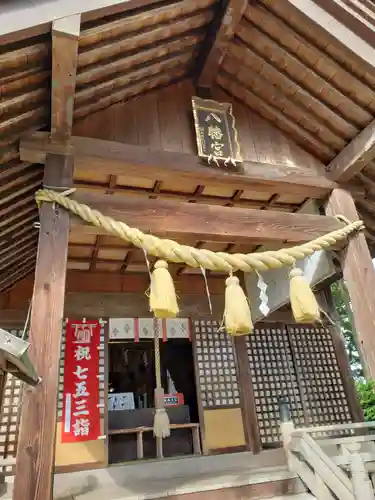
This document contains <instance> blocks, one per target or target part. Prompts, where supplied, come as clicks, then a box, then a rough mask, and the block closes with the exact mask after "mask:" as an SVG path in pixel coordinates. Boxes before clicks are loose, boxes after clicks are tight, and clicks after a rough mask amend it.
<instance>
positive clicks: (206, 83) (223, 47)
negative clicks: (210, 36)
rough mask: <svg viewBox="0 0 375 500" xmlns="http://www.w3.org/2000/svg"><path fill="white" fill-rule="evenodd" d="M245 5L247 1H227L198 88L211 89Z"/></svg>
mask: <svg viewBox="0 0 375 500" xmlns="http://www.w3.org/2000/svg"><path fill="white" fill-rule="evenodd" d="M247 5H248V0H229V2H228V5H227V7H226V9H225V12H224V14H223V17H222V19H221V24H220V27H219V29H218V30H217V33H216V37H215V40H214V42H213V44H212V47H211V50H210V51H209V53H208V56H207V58H206V60H205V62H204V66H203V69H202V71H201V74H200V76H199V78H198V86H199V87H204V88H212V86H213V85H214V83H215V81H216V75H217V73H218V71H219V68H220V66H221V63H222V62H223V59H224V57H225V54H226V51H227V47H228V44H229V42H230V41H231V39H232V38H233V35H234V32H235V29H236V26H237V25H238V24H239V22H240V21H241V19H242V16H243V14H244V12H245V10H246V7H247Z"/></svg>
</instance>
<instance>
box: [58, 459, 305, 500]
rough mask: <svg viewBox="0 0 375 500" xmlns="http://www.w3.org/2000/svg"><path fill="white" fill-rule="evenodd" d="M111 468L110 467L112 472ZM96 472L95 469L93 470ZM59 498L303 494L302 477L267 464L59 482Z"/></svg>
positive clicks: (183, 499) (191, 499)
mask: <svg viewBox="0 0 375 500" xmlns="http://www.w3.org/2000/svg"><path fill="white" fill-rule="evenodd" d="M110 470H111V469H109V471H110ZM93 472H94V471H93ZM56 486H57V487H56V489H55V491H56V496H55V500H66V499H67V498H69V499H70V497H72V498H73V499H74V500H161V499H163V498H164V499H165V498H168V499H169V500H198V497H199V500H216V499H217V500H237V499H238V498H243V499H247V498H248V499H254V500H255V499H261V498H271V497H273V496H277V495H283V494H288V493H289V494H290V493H300V492H303V491H304V487H303V485H302V483H301V482H300V480H299V479H298V478H297V477H296V476H294V475H293V474H291V473H290V472H289V471H288V470H287V469H286V468H285V467H267V468H264V469H262V470H258V471H257V472H251V471H249V469H248V468H246V469H244V468H232V469H230V470H227V471H225V472H222V473H220V474H218V473H217V472H205V473H201V474H198V475H195V476H191V475H189V476H180V477H176V476H175V477H168V476H159V477H158V478H156V477H153V478H152V479H148V480H139V478H136V477H134V478H131V477H129V476H128V477H126V478H124V479H123V480H121V481H118V482H117V484H112V485H106V486H99V485H98V483H96V482H95V480H94V476H92V477H91V484H90V481H88V482H87V483H86V484H82V485H81V487H80V488H79V489H74V488H72V487H69V486H68V484H65V487H64V488H61V485H58V484H57V485H56Z"/></svg>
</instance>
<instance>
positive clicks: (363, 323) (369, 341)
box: [326, 189, 375, 380]
mask: <svg viewBox="0 0 375 500" xmlns="http://www.w3.org/2000/svg"><path fill="white" fill-rule="evenodd" d="M326 213H327V215H329V216H335V215H338V214H341V215H344V216H345V217H347V218H348V219H349V220H351V221H353V220H358V218H359V217H358V213H357V209H356V207H355V203H354V200H353V198H352V196H351V195H350V193H348V192H347V191H345V190H343V189H335V190H334V191H333V192H332V194H331V196H330V198H329V200H328V203H327V206H326ZM341 267H342V272H343V278H344V281H345V284H346V287H347V289H348V292H349V297H350V301H351V306H352V309H353V317H354V323H355V330H356V332H357V338H356V344H357V348H358V351H359V353H360V356H361V359H362V362H363V365H364V370H365V373H366V375H367V376H368V377H369V378H371V379H372V380H373V379H375V335H374V331H375V270H374V264H373V262H372V258H371V255H370V251H369V248H368V246H367V242H366V237H365V235H364V233H359V234H357V235H356V236H355V237H353V238H351V239H350V240H349V243H348V245H347V247H346V248H345V250H343V251H342V254H341Z"/></svg>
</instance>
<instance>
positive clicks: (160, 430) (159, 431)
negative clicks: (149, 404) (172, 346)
mask: <svg viewBox="0 0 375 500" xmlns="http://www.w3.org/2000/svg"><path fill="white" fill-rule="evenodd" d="M154 350H155V379H156V388H155V391H154V399H155V415H154V428H153V430H154V436H155V437H157V438H167V437H169V436H170V435H171V430H170V427H169V416H168V413H167V411H166V409H165V407H164V389H163V386H162V383H161V362H160V340H159V327H158V324H157V319H154Z"/></svg>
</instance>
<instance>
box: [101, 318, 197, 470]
mask: <svg viewBox="0 0 375 500" xmlns="http://www.w3.org/2000/svg"><path fill="white" fill-rule="evenodd" d="M121 321H122V322H123V323H124V325H122V326H120V325H119V323H120V322H121ZM126 321H127V320H121V319H114V320H112V324H111V325H110V328H109V331H110V336H109V341H108V462H109V464H119V463H123V462H128V461H134V460H142V459H155V458H158V459H162V458H165V457H175V456H183V455H192V454H194V453H196V454H199V453H200V452H201V446H200V435H199V432H200V431H199V414H198V403H197V392H196V382H195V373H194V360H193V349H192V343H191V340H190V335H189V322H188V320H183V319H181V320H175V321H174V322H173V323H176V324H173V325H171V324H170V323H169V320H167V321H166V322H165V324H164V325H161V326H162V328H161V330H162V332H163V333H162V335H161V337H160V344H159V345H160V369H161V379H162V385H163V389H164V404H165V407H166V410H167V412H168V416H169V420H170V424H171V435H170V437H168V438H166V439H164V440H161V439H157V438H155V437H154V434H153V420H154V413H155V401H154V390H155V387H156V377H155V349H154V340H153V337H154V329H153V320H149V319H148V318H144V319H142V318H134V319H131V322H130V323H131V326H130V327H129V328H126V325H125V322H126ZM127 325H128V326H129V323H127ZM134 327H135V328H134ZM185 327H186V329H185ZM124 329H125V330H126V331H127V333H126V334H122V333H120V332H123V331H124ZM125 335H126V337H127V338H124V336H125ZM184 337H185V338H184Z"/></svg>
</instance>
